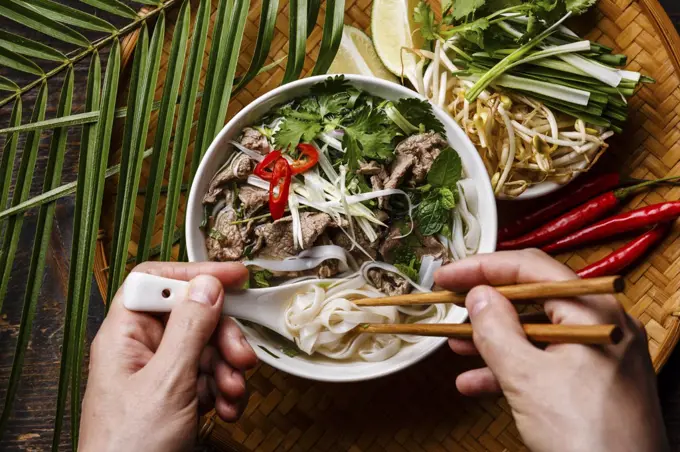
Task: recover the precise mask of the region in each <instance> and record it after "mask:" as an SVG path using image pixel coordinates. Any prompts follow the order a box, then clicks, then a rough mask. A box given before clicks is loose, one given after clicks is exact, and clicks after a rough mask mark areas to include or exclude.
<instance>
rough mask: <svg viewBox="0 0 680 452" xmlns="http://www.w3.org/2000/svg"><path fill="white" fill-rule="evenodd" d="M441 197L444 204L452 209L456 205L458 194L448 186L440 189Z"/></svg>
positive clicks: (446, 207)
mask: <svg viewBox="0 0 680 452" xmlns="http://www.w3.org/2000/svg"><path fill="white" fill-rule="evenodd" d="M439 197H440V198H441V202H442V206H444V208H445V209H448V210H451V209H453V208H455V207H456V196H455V195H454V194H453V192H452V191H451V190H450V189H448V188H440V189H439Z"/></svg>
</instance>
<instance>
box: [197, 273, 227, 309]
mask: <svg viewBox="0 0 680 452" xmlns="http://www.w3.org/2000/svg"><path fill="white" fill-rule="evenodd" d="M221 292H222V288H221V287H220V285H219V283H218V282H217V281H216V280H215V278H212V277H210V276H205V275H201V276H197V277H195V278H194V279H192V280H191V281H190V282H189V300H191V301H195V302H197V303H203V304H208V305H214V304H215V303H217V300H218V299H219V296H220V293H221Z"/></svg>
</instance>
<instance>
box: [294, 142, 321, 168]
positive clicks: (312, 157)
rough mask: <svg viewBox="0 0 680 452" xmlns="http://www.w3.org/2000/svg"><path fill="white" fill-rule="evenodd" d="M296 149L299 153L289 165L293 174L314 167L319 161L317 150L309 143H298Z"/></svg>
mask: <svg viewBox="0 0 680 452" xmlns="http://www.w3.org/2000/svg"><path fill="white" fill-rule="evenodd" d="M297 150H298V151H300V155H299V156H298V158H297V159H296V160H295V161H294V162H293V163H291V165H290V169H291V171H292V173H293V175H295V174H300V173H304V172H305V171H307V170H308V169H311V168H312V167H314V165H316V164H317V162H318V161H319V151H317V150H316V148H315V147H314V146H312V145H311V144H306V143H300V144H298V146H297Z"/></svg>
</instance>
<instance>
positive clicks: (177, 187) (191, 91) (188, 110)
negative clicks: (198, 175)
mask: <svg viewBox="0 0 680 452" xmlns="http://www.w3.org/2000/svg"><path fill="white" fill-rule="evenodd" d="M209 21H210V0H202V1H201V2H200V3H199V5H198V11H197V12H196V22H195V25H194V32H193V36H192V38H191V39H192V41H191V50H190V52H189V59H188V63H187V68H186V76H185V80H184V88H183V89H182V96H181V97H182V100H181V102H180V106H179V116H178V117H177V129H176V131H175V141H174V145H173V148H172V157H171V160H170V176H169V179H168V195H167V199H166V201H165V216H164V218H163V238H162V240H161V253H160V259H161V260H165V261H167V260H170V255H171V253H172V246H173V244H174V241H173V240H172V233H173V231H174V230H175V223H176V219H177V211H178V209H179V199H180V194H181V186H182V174H183V171H184V163H185V162H186V156H187V150H188V148H189V141H190V139H191V124H192V121H193V117H194V105H195V104H196V95H197V93H198V85H199V81H200V78H201V64H202V62H203V54H204V53H205V45H206V41H207V36H208V23H209ZM195 143H198V140H196V141H195ZM196 149H197V146H196V144H194V152H198V151H197V150H196Z"/></svg>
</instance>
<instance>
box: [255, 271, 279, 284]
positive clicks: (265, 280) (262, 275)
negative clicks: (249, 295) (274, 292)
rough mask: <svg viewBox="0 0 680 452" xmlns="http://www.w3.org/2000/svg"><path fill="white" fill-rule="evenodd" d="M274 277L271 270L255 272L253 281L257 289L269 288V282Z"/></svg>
mask: <svg viewBox="0 0 680 452" xmlns="http://www.w3.org/2000/svg"><path fill="white" fill-rule="evenodd" d="M272 276H274V275H273V274H272V272H270V271H269V270H260V271H257V272H255V275H253V279H254V280H255V285H256V286H257V287H269V286H270V284H269V280H270V279H271V278H272Z"/></svg>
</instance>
